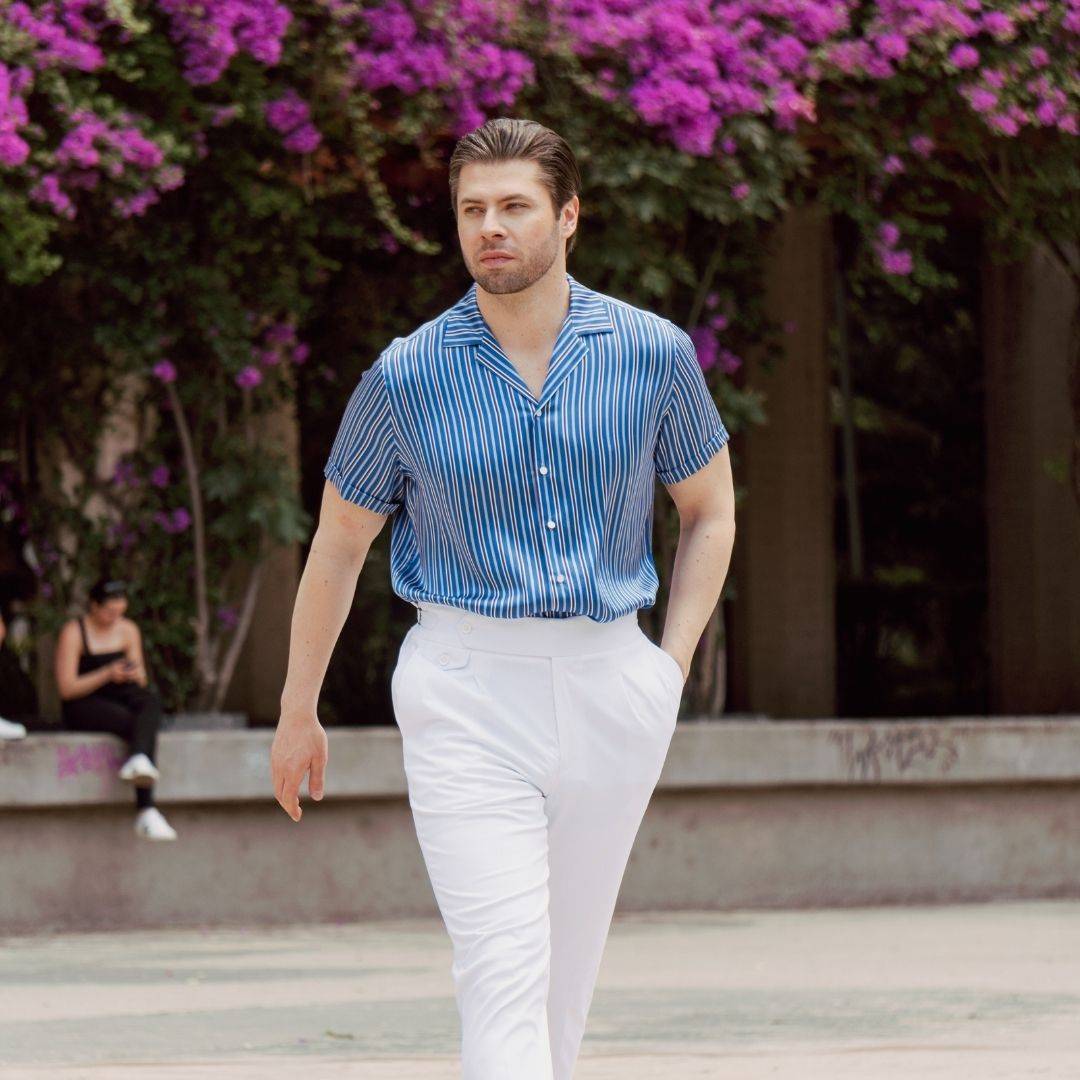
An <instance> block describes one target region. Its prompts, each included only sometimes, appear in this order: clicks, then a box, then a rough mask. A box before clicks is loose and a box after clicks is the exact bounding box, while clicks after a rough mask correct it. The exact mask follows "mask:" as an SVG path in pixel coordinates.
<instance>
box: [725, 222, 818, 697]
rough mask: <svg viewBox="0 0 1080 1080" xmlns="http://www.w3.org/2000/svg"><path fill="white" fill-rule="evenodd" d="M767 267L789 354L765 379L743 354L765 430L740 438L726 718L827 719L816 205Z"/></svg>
mask: <svg viewBox="0 0 1080 1080" xmlns="http://www.w3.org/2000/svg"><path fill="white" fill-rule="evenodd" d="M770 251H771V255H770V257H769V260H768V263H767V267H766V271H765V304H766V309H767V312H768V314H769V315H770V317H772V318H775V319H777V320H779V321H781V322H783V321H785V320H789V319H791V320H794V321H795V323H796V328H795V332H794V333H792V334H788V335H785V337H784V341H785V344H786V348H785V355H784V357H783V358H782V359H781V360H780V362H779V363H778V364H776V365H775V366H774V370H772V371H771V372H770V371H767V370H766V369H765V366H764V364H763V362H762V360H761V358H760V356H758V355H750V356H748V357H747V368H746V386H747V387H749V388H752V389H754V390H756V391H758V392H759V393H761V394H762V395H763V399H764V410H765V413H766V414H767V416H768V423H767V424H765V425H764V426H755V427H751V428H748V429H747V430H746V432H745V433H744V435H743V438H742V448H743V450H742V458H741V462H740V482H741V483H742V484H744V485H745V487H746V488H747V497H746V501H745V503H744V504H743V506H742V507H741V511H740V514H739V518H738V529H739V535H738V540H737V541H736V544H735V552H734V555H733V573H734V575H735V580H736V583H737V586H738V589H737V594H738V595H737V597H736V599H735V604H734V618H733V620H732V626H731V630H730V641H731V645H732V649H731V668H730V679H731V694H730V697H729V702H730V708H731V710H732V711H739V712H751V713H765V714H767V715H770V716H775V717H816V716H832V715H833V714H834V712H835V707H836V674H835V669H836V634H835V625H834V624H835V604H834V592H835V583H834V578H835V563H834V543H833V497H834V494H833V431H832V425H831V423H830V418H829V386H830V383H831V377H830V370H829V357H828V350H827V332H828V326H829V313H830V306H831V294H830V283H831V281H832V240H831V231H830V227H829V219H828V215H827V213H826V212H825V211H824V210H823V209H822V208H820V207H818V206H813V205H811V206H799V207H792V209H791V210H790V211H789V212H788V213H787V214H786V215H785V216H784V218H783V219H782V220H781V222H780V223H779V224H778V226H777V229H776V232H775V236H774V237H773V238H772V243H771V244H770Z"/></svg>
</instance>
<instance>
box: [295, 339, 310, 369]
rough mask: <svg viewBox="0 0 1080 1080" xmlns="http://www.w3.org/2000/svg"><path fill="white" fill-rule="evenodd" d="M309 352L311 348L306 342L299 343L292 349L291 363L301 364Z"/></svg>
mask: <svg viewBox="0 0 1080 1080" xmlns="http://www.w3.org/2000/svg"><path fill="white" fill-rule="evenodd" d="M310 352H311V347H310V346H309V345H308V344H307V342H306V341H301V342H300V343H299V344H298V345H295V346H294V347H293V351H292V362H293V363H294V364H302V363H303V362H304V361H305V360H306V359H307V358H308V355H309V354H310Z"/></svg>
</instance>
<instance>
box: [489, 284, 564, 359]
mask: <svg viewBox="0 0 1080 1080" xmlns="http://www.w3.org/2000/svg"><path fill="white" fill-rule="evenodd" d="M476 306H477V307H478V308H479V309H480V314H481V315H483V316H484V320H485V321H486V322H487V324H488V326H490V327H491V331H492V333H493V334H494V335H495V337H496V338H497V339H498V340H499V342H500V343H502V344H503V345H505V346H508V347H510V348H521V349H543V348H544V347H548V348H550V346H551V345H552V344H553V343H554V341H555V339H556V338H557V337H558V336H559V329H560V328H561V327H562V324H563V321H564V320H565V319H566V313H567V311H568V310H569V306H570V282H569V281H567V278H566V269H565V267H561V268H559V267H557V264H555V265H552V267H551V269H550V270H549V271H548V272H547V273H546V274H545V275H544V276H543V277H542V278H539V279H538V280H537V281H534V282H533V283H532V285H530V286H529V287H528V288H527V289H523V290H522V291H521V292H516V293H489V292H486V291H485V290H484V289H482V288H480V286H479V285H477V287H476Z"/></svg>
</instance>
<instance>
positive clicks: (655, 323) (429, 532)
mask: <svg viewBox="0 0 1080 1080" xmlns="http://www.w3.org/2000/svg"><path fill="white" fill-rule="evenodd" d="M567 281H568V282H569V286H570V304H569V311H568V313H567V315H566V318H565V320H564V321H563V324H562V326H561V328H560V330H559V334H558V337H557V339H556V341H555V347H554V349H553V351H552V354H551V359H550V361H549V363H548V371H547V375H546V378H545V380H544V385H543V389H542V391H541V394H540V397H539V398H536V397H534V396H533V394H532V392H531V391H530V390H529V387H528V385H527V384H526V383H525V381H524V379H523V378H522V377H521V375H520V374H518V372H517V369H516V368H515V367H514V365H513V363H512V362H511V361H510V359H509V358H508V357H507V356H506V354H505V353H504V352H503V351H502V349H501V348H500V347H499V344H498V341H497V340H496V338H495V336H494V334H493V333H492V331H491V329H490V327H489V326H488V325H487V322H486V321H485V319H484V317H483V315H482V313H481V312H480V309H479V307H478V305H477V302H476V289H477V287H476V285H475V284H473V285H472V286H471V287H470V289H469V291H468V292H467V293H466V294H465V296H464V297H462V299H461V300H459V301H458V302H457V303H456V304H455V305H454V306H453V307H451V308H449V309H447V310H446V311H444V312H443V313H442V314H441V315H439V316H438V317H437V318H435V319H432V320H431V321H430V322H427V323H424V325H422V326H420V327H419V328H418V329H416V330H415V331H414V332H413V333H411V334H410V335H409V336H408V337H399V338H395V339H394V340H393V341H392V342H391V343H390V344H389V345H388V346H387V347H386V349H384V350H383V352H382V353H381V354H380V355H379V357H378V359H377V360H376V361H375V362H374V363H373V364H372V365H371V366H370V367H368V368H367V370H366V371H364V372H363V374H362V375H361V377H360V381H359V383H358V384H357V386H356V388H355V390H354V391H353V392H352V396H351V397H350V399H349V402H348V405H347V406H346V408H345V413H344V416H343V418H342V421H341V425H340V427H339V429H338V432H337V435H336V437H335V439H334V443H333V446H332V447H331V450H330V456H329V459H328V460H327V463H326V466H325V468H324V470H323V472H324V475H325V476H326V478H327V479H328V480H330V481H331V482H332V483H333V484H334V486H335V487H336V488H337V490H338V492H339V493H340V494H341V496H342V498H344V499H347V500H348V501H349V502H352V503H356V504H357V505H359V506H365V507H368V508H369V509H371V510H375V511H377V512H379V513H381V514H390V515H392V517H391V539H390V583H391V588H392V589H393V590H394V592H395V593H396V594H397V595H398V596H400V597H401V598H402V599H404V600H408V601H409V602H410V603H413V604H415V605H416V606H418V607H422V606H423V604H424V603H425V602H428V603H438V604H449V605H452V606H454V607H459V608H463V609H465V610H468V611H473V612H477V613H479V614H483V615H491V616H495V617H498V618H521V617H524V616H538V617H555V618H558V617H562V618H565V617H569V616H572V615H585V616H588V617H589V618H591V619H594V620H596V621H598V622H610V621H612V620H613V619H616V618H618V617H619V616H621V615H624V614H626V613H628V612H631V611H634V610H637V609H640V608H649V607H652V605H653V604H654V603H655V601H656V592H657V588H658V587H659V579H658V578H657V575H656V567H655V565H654V563H653V555H652V532H653V508H654V501H655V495H656V479H657V478H659V479H660V480H661V481H662V482H663V483H665V484H674V483H676V482H678V481H679V480H683V479H685V478H686V477H687V476H690V475H691V474H692V473H695V472H697V471H698V470H699V469H700V468H702V466H704V465H706V464H707V463H708V462H709V460H710V459H711V458H712V457H713V455H714V454H716V453H717V452H718V451H719V450H720V449H721V448H722V447H723V446H724V444H725V443H726V442H727V440H728V432H727V430H726V429H725V427H724V424H723V421H722V420H721V418H720V414H719V411H718V409H717V407H716V403H715V402H714V401H713V398H712V394H711V393H710V391H709V388H708V386H707V384H706V382H705V377H704V374H703V373H702V370H701V366H700V365H699V363H698V360H697V356H696V353H695V350H694V345H693V342H692V341H691V339H690V337H689V336H688V335H687V334H686V333H685V332H684V331H683V330H681V329H680V328H679V327H677V326H676V325H675V324H674V323H672V322H671V321H670V320H669V319H665V318H663V317H662V316H659V315H656V314H655V313H653V312H649V311H645V310H643V309H641V308H637V307H634V306H633V305H631V304H628V303H626V302H624V301H622V300H618V299H616V298H614V297H612V296H607V295H605V294H603V293H599V292H596V291H594V290H592V289H589V288H587V287H586V286H584V285H582V284H580V283H579V282H578V281H576V280H575V279H574V278H573V277H571V276H570V275H569V274H567Z"/></svg>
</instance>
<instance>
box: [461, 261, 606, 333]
mask: <svg viewBox="0 0 1080 1080" xmlns="http://www.w3.org/2000/svg"><path fill="white" fill-rule="evenodd" d="M566 280H567V281H568V282H569V283H570V310H569V311H568V312H567V315H566V323H567V325H566V327H565V329H568V330H573V331H574V332H575V333H577V334H578V335H579V336H581V335H584V334H606V333H613V332H614V330H615V325H614V323H612V321H611V312H610V310H609V308H608V305H607V304H606V303H605V302H604V298H603V297H602V296H601V295H600V294H599V293H597V292H594V291H593V290H592V289H590V288H587V287H586V286H584V285H582V284H581V283H580V282H579V281H577V280H576V279H575V278H573V277H571V275H570V274H567V275H566ZM491 337H492V334H491V328H490V327H489V326H488V324H487V322H486V320H485V319H484V316H483V315H482V314H481V313H480V307H479V305H478V304H477V302H476V282H475V281H474V282H473V283H472V285H471V286H470V287H469V291H468V292H467V293H466V294H465V295H464V296H463V297H462V298H461V299H460V300H459V301H458V302H457V303H456V304H455V305H454V306H453V307H452V308H451V309H450V310H449V312H448V313H447V316H446V322H445V324H444V326H443V347H444V348H447V349H452V348H454V347H456V346H458V345H478V344H479V343H480V342H482V341H487V340H488V339H490V338H491Z"/></svg>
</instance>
